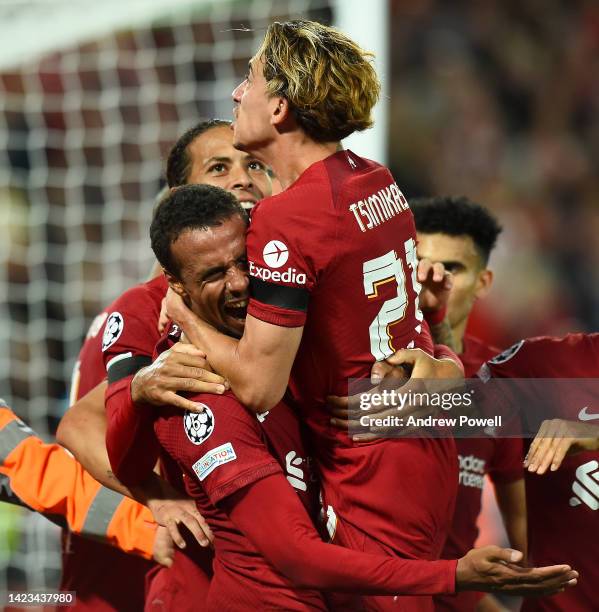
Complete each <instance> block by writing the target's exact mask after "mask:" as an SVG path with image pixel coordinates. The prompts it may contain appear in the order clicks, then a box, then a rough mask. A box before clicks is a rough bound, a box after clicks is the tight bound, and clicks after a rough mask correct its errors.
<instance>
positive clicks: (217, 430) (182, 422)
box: [154, 391, 262, 454]
mask: <svg viewBox="0 0 599 612" xmlns="http://www.w3.org/2000/svg"><path fill="white" fill-rule="evenodd" d="M188 399H190V400H191V401H193V402H194V403H195V404H196V405H197V406H198V407H199V408H201V409H202V412H190V411H182V410H179V409H177V408H173V407H163V408H162V409H161V410H160V411H159V412H158V413H157V416H156V418H155V420H154V430H155V432H156V435H157V436H158V439H159V440H160V442H161V444H162V445H163V446H164V447H165V448H166V449H167V451H171V450H172V449H177V451H176V452H178V453H181V452H184V453H185V452H190V453H191V454H195V453H196V452H197V449H198V447H201V448H208V447H212V446H215V445H216V446H218V445H219V444H221V443H222V441H223V440H225V439H226V440H228V441H233V442H234V441H238V442H239V441H243V442H248V441H249V442H250V443H256V442H257V443H261V439H262V435H261V430H260V426H259V423H258V420H257V419H256V417H255V415H253V414H250V412H249V411H248V410H246V408H245V407H244V406H243V404H241V402H240V401H239V400H238V399H237V398H236V397H235V396H234V395H233V393H231V392H229V391H228V392H226V393H224V394H223V395H216V394H211V393H198V394H194V395H189V396H188ZM185 449H187V450H185Z"/></svg>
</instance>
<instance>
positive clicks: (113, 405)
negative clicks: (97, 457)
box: [105, 377, 158, 487]
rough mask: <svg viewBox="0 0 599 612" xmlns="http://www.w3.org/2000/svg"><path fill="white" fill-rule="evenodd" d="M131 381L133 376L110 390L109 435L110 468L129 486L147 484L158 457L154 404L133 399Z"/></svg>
mask: <svg viewBox="0 0 599 612" xmlns="http://www.w3.org/2000/svg"><path fill="white" fill-rule="evenodd" d="M130 383H131V377H127V378H124V379H122V380H119V381H118V382H116V383H114V384H112V385H110V387H109V388H108V390H107V392H106V414H107V417H108V422H107V427H106V438H105V449H106V451H107V458H108V459H109V464H110V467H111V469H112V470H113V471H114V475H115V476H116V477H117V478H118V479H119V480H120V481H121V482H123V484H125V485H127V486H128V487H131V486H133V485H140V484H141V483H143V482H144V481H145V480H146V479H147V478H148V477H149V476H150V475H151V473H152V471H153V469H154V466H155V465H156V461H157V459H158V443H157V441H156V437H155V436H154V429H153V420H152V415H151V413H150V410H151V407H150V406H138V405H136V404H135V403H134V402H133V400H132V398H131V391H130ZM107 486H110V485H107Z"/></svg>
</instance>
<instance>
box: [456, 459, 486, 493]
mask: <svg viewBox="0 0 599 612" xmlns="http://www.w3.org/2000/svg"><path fill="white" fill-rule="evenodd" d="M458 461H459V463H460V480H459V483H460V484H461V485H462V486H463V487H475V488H477V489H482V488H483V485H484V484H485V471H486V463H487V462H486V461H485V460H484V459H479V458H478V457H475V456H474V455H468V456H466V457H464V456H462V455H458Z"/></svg>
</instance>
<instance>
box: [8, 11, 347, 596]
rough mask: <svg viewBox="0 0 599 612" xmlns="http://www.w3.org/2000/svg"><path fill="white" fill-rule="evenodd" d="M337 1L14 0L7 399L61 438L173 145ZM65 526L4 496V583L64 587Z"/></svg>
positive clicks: (132, 278) (133, 260)
mask: <svg viewBox="0 0 599 612" xmlns="http://www.w3.org/2000/svg"><path fill="white" fill-rule="evenodd" d="M336 6H337V5H336V4H335V2H334V0H243V1H242V0H239V1H232V0H214V1H208V0H194V1H190V0H126V1H123V0H103V1H102V2H98V1H97V0H93V1H91V0H46V1H40V0H38V1H36V2H31V1H28V0H22V1H21V2H19V3H10V2H9V3H0V17H1V18H0V33H1V34H2V41H3V42H2V43H1V44H2V53H0V209H1V212H0V224H1V226H2V239H1V240H0V292H1V297H0V310H1V312H0V316H1V320H2V323H1V325H0V372H1V375H0V397H2V398H4V399H5V400H6V401H7V402H8V403H9V404H10V405H11V406H12V407H13V408H14V409H15V411H16V412H17V413H18V414H19V415H20V416H22V417H23V418H24V419H26V420H27V422H28V423H29V424H30V425H31V426H32V427H33V428H34V429H36V430H37V431H38V432H39V433H41V434H42V435H45V436H51V434H52V433H53V431H54V429H55V426H56V423H57V422H58V420H59V419H60V417H61V415H62V414H63V413H64V410H65V409H66V407H67V403H68V400H67V396H68V387H69V380H70V374H71V370H72V367H73V364H74V362H75V359H76V357H77V354H78V351H79V348H80V346H81V343H82V340H83V338H84V336H85V333H86V330H87V327H88V325H89V323H90V321H91V320H92V319H93V317H94V316H95V315H96V314H97V312H98V311H99V310H100V309H101V308H103V307H104V306H105V305H106V304H107V303H109V302H110V301H111V300H113V299H114V298H115V297H117V296H118V295H119V294H120V293H121V292H123V291H124V290H125V289H127V288H128V287H130V286H131V285H133V284H135V283H137V282H140V281H142V280H144V279H145V278H146V277H147V275H148V273H149V270H150V267H151V263H152V255H151V251H150V248H149V239H148V228H149V223H150V215H151V210H152V207H153V202H154V198H155V196H156V194H157V192H158V191H159V188H160V187H161V180H162V179H161V177H162V170H163V161H164V159H165V154H166V152H167V151H168V149H169V147H170V145H171V144H172V143H173V142H174V141H175V140H176V138H177V137H178V136H179V135H180V134H181V133H182V132H183V131H184V130H185V129H187V128H188V127H189V126H191V125H192V124H194V123H195V122H197V121H199V120H200V119H202V118H208V117H224V118H227V117H230V114H231V112H230V111H231V100H230V95H231V92H232V90H233V88H234V86H235V85H236V84H237V83H238V82H239V80H240V78H241V77H242V75H243V74H244V73H245V72H246V67H247V61H248V59H249V58H250V57H251V55H252V52H253V51H254V50H255V49H256V47H257V44H258V41H259V40H260V39H261V37H262V35H263V32H264V30H265V28H266V26H267V25H268V23H269V22H270V21H271V20H273V19H280V20H285V19H290V18H297V17H307V18H311V19H318V20H320V21H323V22H325V23H334V21H335V10H336ZM57 531H58V530H57V528H54V527H52V526H51V525H50V524H49V523H48V522H47V521H45V520H44V519H42V518H41V517H38V516H35V515H33V514H32V513H27V512H24V511H23V512H21V511H15V510H14V508H12V507H8V506H5V505H2V504H0V534H1V535H0V592H1V591H6V590H7V589H12V590H14V589H17V588H18V589H31V588H40V587H48V588H49V587H52V586H56V584H57V579H58V576H59V572H60V557H59V554H58V533H57Z"/></svg>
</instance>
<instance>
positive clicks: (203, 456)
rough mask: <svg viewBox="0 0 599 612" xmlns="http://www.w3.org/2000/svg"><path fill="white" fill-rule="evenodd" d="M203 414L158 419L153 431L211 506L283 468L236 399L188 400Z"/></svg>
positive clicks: (253, 420)
mask: <svg viewBox="0 0 599 612" xmlns="http://www.w3.org/2000/svg"><path fill="white" fill-rule="evenodd" d="M192 400H193V401H195V402H196V403H201V404H203V406H204V412H202V413H197V414H196V413H191V412H185V413H181V412H179V413H175V412H173V411H171V412H170V413H169V415H168V416H161V417H159V418H158V419H157V421H156V425H155V429H156V434H157V437H158V439H159V440H160V443H161V444H162V446H163V448H164V449H165V450H166V452H167V453H168V454H169V455H170V456H171V457H172V458H173V459H175V460H176V461H177V462H178V463H179V465H180V466H181V467H182V468H183V470H184V472H185V473H186V474H187V475H188V476H189V478H190V479H191V482H192V483H194V485H192V488H198V487H199V488H201V489H203V491H204V492H205V493H206V494H207V495H208V497H209V498H210V500H211V502H212V503H213V504H217V503H218V502H220V501H221V500H222V499H224V498H226V497H228V496H229V495H231V494H232V493H234V492H235V491H238V490H240V489H242V488H244V487H246V486H248V485H249V484H251V483H253V482H256V481H257V480H260V479H262V478H264V477H266V476H268V475H270V474H274V473H281V472H282V470H281V467H280V466H279V464H278V463H277V462H276V460H275V459H274V457H273V456H272V455H271V454H270V453H269V451H268V449H267V447H266V444H265V442H264V439H263V437H262V432H261V429H260V425H259V424H258V421H257V419H256V417H255V416H253V415H251V414H250V413H249V412H248V411H247V410H246V409H245V408H244V407H243V406H242V405H241V404H240V403H239V402H238V401H237V400H236V399H235V398H234V397H232V396H215V395H209V396H208V395H206V394H202V395H199V396H195V397H192Z"/></svg>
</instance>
